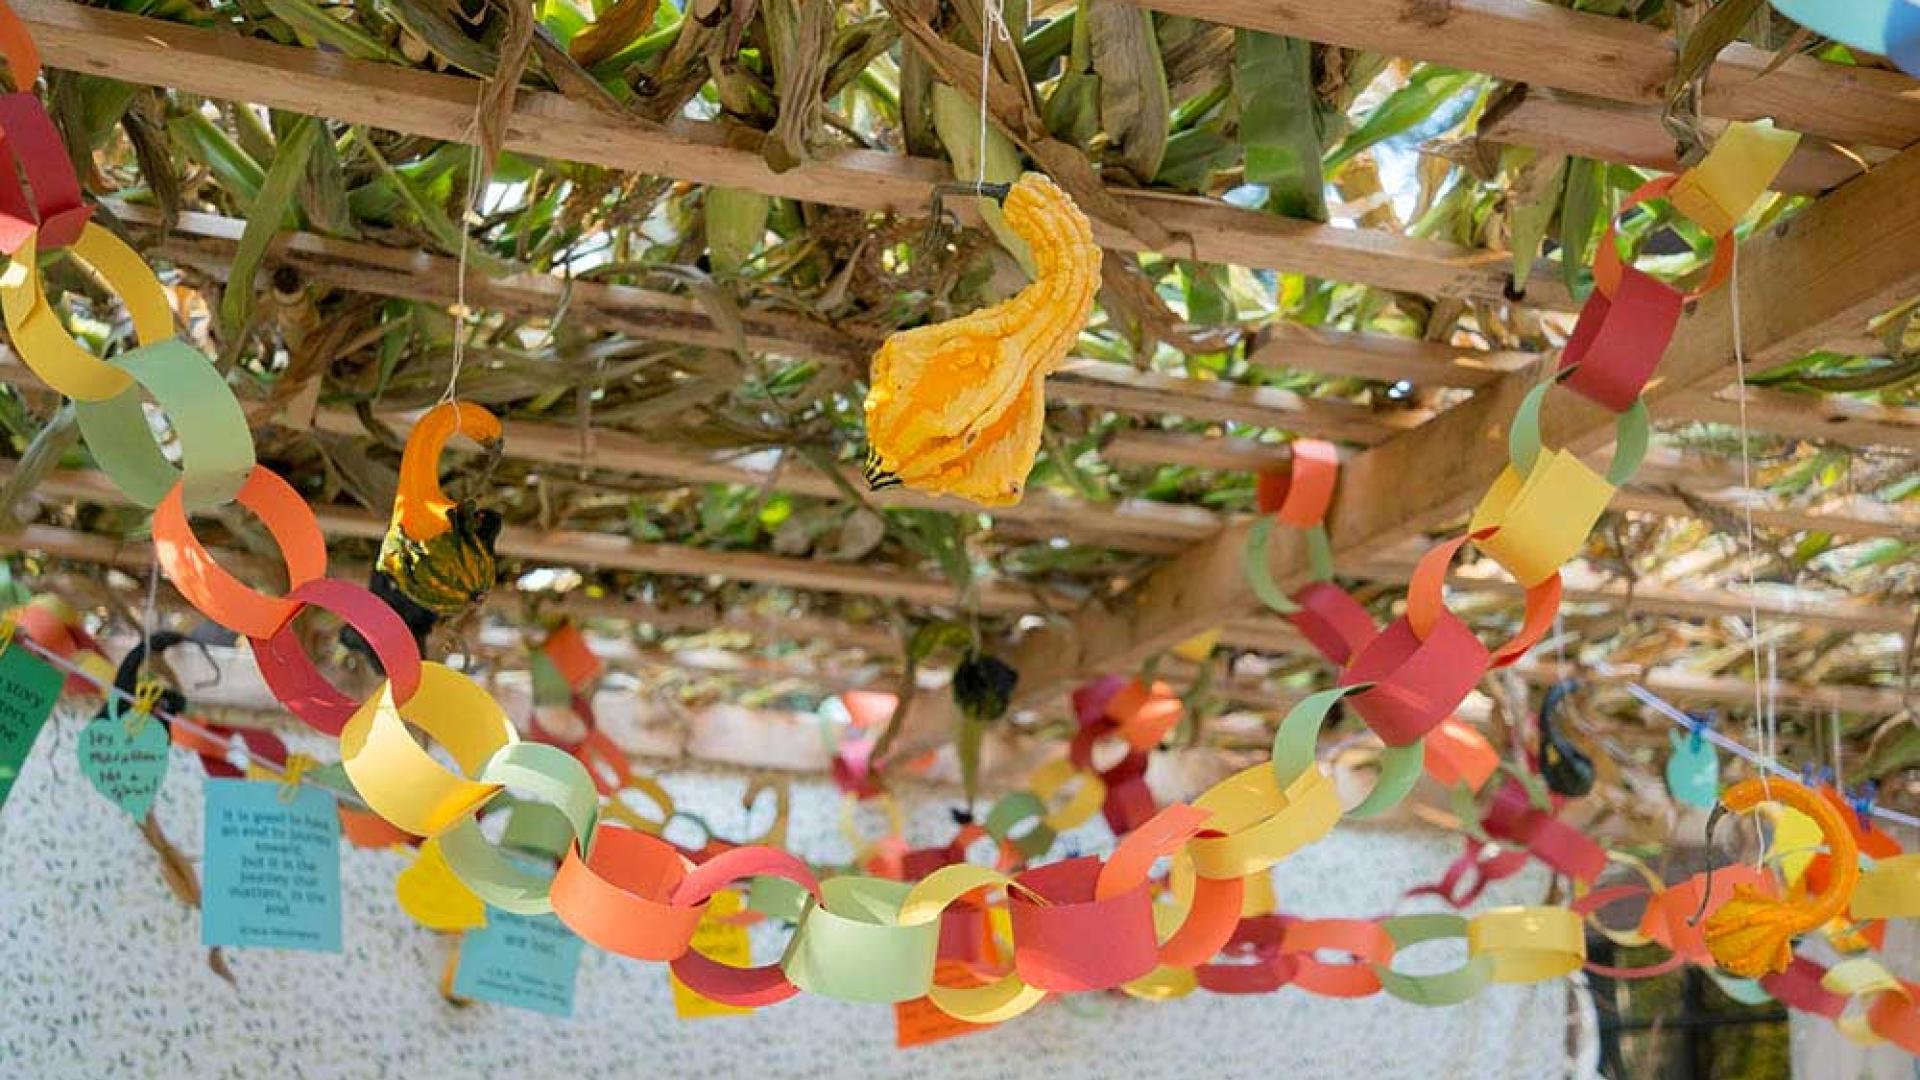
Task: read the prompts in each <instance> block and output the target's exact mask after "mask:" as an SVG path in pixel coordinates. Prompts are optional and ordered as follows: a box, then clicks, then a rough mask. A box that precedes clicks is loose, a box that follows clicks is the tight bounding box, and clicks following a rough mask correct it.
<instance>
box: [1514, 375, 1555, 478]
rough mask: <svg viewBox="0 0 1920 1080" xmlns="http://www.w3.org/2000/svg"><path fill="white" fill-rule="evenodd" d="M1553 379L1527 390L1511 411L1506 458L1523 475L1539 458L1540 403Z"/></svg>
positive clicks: (1550, 386)
mask: <svg viewBox="0 0 1920 1080" xmlns="http://www.w3.org/2000/svg"><path fill="white" fill-rule="evenodd" d="M1554 381H1555V380H1549V381H1547V382H1543V383H1541V384H1540V385H1538V386H1536V387H1534V388H1533V389H1531V390H1529V391H1527V396H1526V397H1524V398H1521V399H1520V407H1519V408H1518V409H1515V410H1514V411H1513V425H1512V426H1511V427H1509V428H1507V458H1508V460H1510V461H1512V462H1513V471H1514V472H1517V473H1519V474H1520V475H1521V476H1525V475H1527V474H1528V473H1530V472H1532V471H1533V463H1534V462H1536V461H1538V460H1540V405H1541V403H1542V402H1544V401H1545V400H1546V399H1547V391H1548V390H1551V389H1553V386H1554Z"/></svg>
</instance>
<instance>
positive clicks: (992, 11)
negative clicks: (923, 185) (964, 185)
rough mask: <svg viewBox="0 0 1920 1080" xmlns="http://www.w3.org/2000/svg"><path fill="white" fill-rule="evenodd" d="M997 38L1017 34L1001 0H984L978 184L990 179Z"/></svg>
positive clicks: (976, 162) (976, 166)
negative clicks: (990, 125) (991, 88)
mask: <svg viewBox="0 0 1920 1080" xmlns="http://www.w3.org/2000/svg"><path fill="white" fill-rule="evenodd" d="M996 39H998V40H1001V41H1008V42H1011V41H1012V40H1013V36H1012V35H1011V34H1009V33H1008V32H1007V22H1006V19H1005V18H1004V17H1003V16H1002V15H1001V13H1000V5H999V3H998V0H980V140H979V142H977V143H975V144H974V145H975V150H974V155H973V157H974V169H973V182H974V185H975V186H976V187H978V186H979V185H981V184H984V183H986V182H987V90H988V86H989V84H990V83H991V81H992V73H993V43H994V41H995V40H996Z"/></svg>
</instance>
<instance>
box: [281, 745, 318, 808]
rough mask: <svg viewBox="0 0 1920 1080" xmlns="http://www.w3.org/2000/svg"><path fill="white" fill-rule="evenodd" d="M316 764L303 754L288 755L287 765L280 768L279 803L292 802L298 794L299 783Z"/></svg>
mask: <svg viewBox="0 0 1920 1080" xmlns="http://www.w3.org/2000/svg"><path fill="white" fill-rule="evenodd" d="M315 764H317V762H315V761H314V760H313V759H312V758H310V757H308V756H307V755H305V754H288V755H287V763H286V764H285V765H283V766H281V767H280V801H281V802H283V803H290V802H292V801H293V800H294V799H295V797H297V796H298V795H299V794H300V781H301V779H302V778H304V777H305V776H306V775H307V770H308V769H311V768H313V766H314V765H315Z"/></svg>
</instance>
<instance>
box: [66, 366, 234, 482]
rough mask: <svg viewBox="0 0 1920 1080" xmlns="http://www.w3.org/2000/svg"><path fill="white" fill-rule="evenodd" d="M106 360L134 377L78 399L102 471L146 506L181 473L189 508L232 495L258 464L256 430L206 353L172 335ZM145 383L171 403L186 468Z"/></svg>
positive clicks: (80, 419) (79, 416)
mask: <svg viewBox="0 0 1920 1080" xmlns="http://www.w3.org/2000/svg"><path fill="white" fill-rule="evenodd" d="M108 363H110V364H112V365H113V366H115V367H117V368H119V369H121V370H122V371H125V372H126V373H127V374H129V375H131V376H133V380H134V385H132V386H129V387H127V388H126V389H125V390H122V391H121V392H120V393H118V394H116V395H114V396H113V397H110V398H108V399H107V400H105V401H76V402H74V403H73V416H74V420H75V421H76V422H77V423H78V425H79V427H80V437H81V438H82V439H83V440H85V441H86V444H87V450H88V451H89V452H90V453H92V454H93V460H94V462H95V463H96V464H98V465H99V466H100V471H102V472H104V473H106V474H107V478H108V479H110V480H112V481H113V483H114V485H115V486H116V487H118V488H119V489H120V490H121V491H122V492H125V493H126V496H127V498H129V499H132V500H133V501H134V502H136V503H138V504H139V505H141V506H144V507H148V508H151V507H155V506H158V505H160V501H161V500H162V499H164V498H166V497H167V493H168V492H170V491H172V490H173V486H174V485H175V484H177V483H180V482H181V481H182V480H183V479H184V481H185V490H183V491H182V492H181V499H182V501H183V502H184V504H185V506H186V509H187V510H189V511H194V510H208V509H211V508H213V507H216V506H221V505H223V504H225V503H228V502H231V501H232V500H233V497H234V496H235V495H236V494H238V493H239V491H240V485H242V484H244V483H246V480H247V475H248V474H249V473H251V472H252V471H253V465H254V451H253V432H252V431H251V430H249V429H248V427H247V416H246V413H245V412H243V411H242V410H241V408H240V400H239V399H238V398H236V397H234V396H233V391H232V390H231V389H229V388H228V386H227V380H226V379H225V378H223V377H222V376H221V375H220V372H219V371H218V370H217V369H216V368H215V367H214V366H213V362H212V361H211V360H208V359H207V357H206V354H204V353H202V352H201V351H200V350H199V349H196V348H194V347H193V346H191V345H189V344H187V343H186V342H184V341H182V340H180V339H179V338H169V339H167V340H166V341H156V342H154V343H153V344H151V345H143V346H141V347H140V348H138V349H135V350H133V351H132V352H130V353H127V354H126V355H125V356H121V357H117V358H115V359H113V360H110V361H108ZM142 390H144V391H145V392H146V395H148V396H151V397H152V398H153V399H154V401H156V402H157V403H159V404H160V406H161V407H162V408H163V409H164V410H166V415H167V421H168V423H169V424H170V425H171V426H172V428H173V433H174V436H175V437H176V438H178V439H179V440H180V463H181V466H183V467H184V471H183V469H182V468H176V467H175V466H174V465H173V463H172V462H170V461H168V460H167V457H166V455H165V454H163V453H162V452H161V451H160V444H159V443H157V442H155V441H154V438H153V431H152V429H151V428H150V427H148V425H147V414H146V410H145V408H144V407H143V405H142V400H143V395H142Z"/></svg>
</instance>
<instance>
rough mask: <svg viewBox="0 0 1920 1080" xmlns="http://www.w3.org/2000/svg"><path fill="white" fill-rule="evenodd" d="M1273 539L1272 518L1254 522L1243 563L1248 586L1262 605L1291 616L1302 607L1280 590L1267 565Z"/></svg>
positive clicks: (1263, 518)
mask: <svg viewBox="0 0 1920 1080" xmlns="http://www.w3.org/2000/svg"><path fill="white" fill-rule="evenodd" d="M1272 537H1273V519H1272V518H1270V517H1264V516H1263V517H1262V518H1261V519H1260V520H1259V521H1256V522H1254V523H1253V528H1252V530H1250V531H1249V532H1248V533H1247V549H1246V554H1245V556H1244V557H1243V558H1242V559H1241V562H1242V563H1243V564H1244V566H1245V573H1246V576H1247V585H1248V587H1250V588H1251V589H1253V595H1255V596H1257V597H1259V598H1260V602H1261V603H1263V604H1265V605H1267V606H1268V607H1270V608H1272V609H1273V610H1274V611H1276V612H1278V613H1280V614H1282V615H1291V614H1293V613H1294V612H1296V611H1299V610H1300V605H1299V604H1296V603H1294V602H1293V600H1292V599H1290V598H1289V597H1288V596H1287V594H1286V593H1284V592H1282V591H1281V590H1280V583H1279V582H1277V581H1275V580H1273V571H1272V569H1271V568H1270V567H1268V565H1267V544H1268V542H1269V541H1270V540H1271V539H1272ZM1329 561H1331V556H1329Z"/></svg>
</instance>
